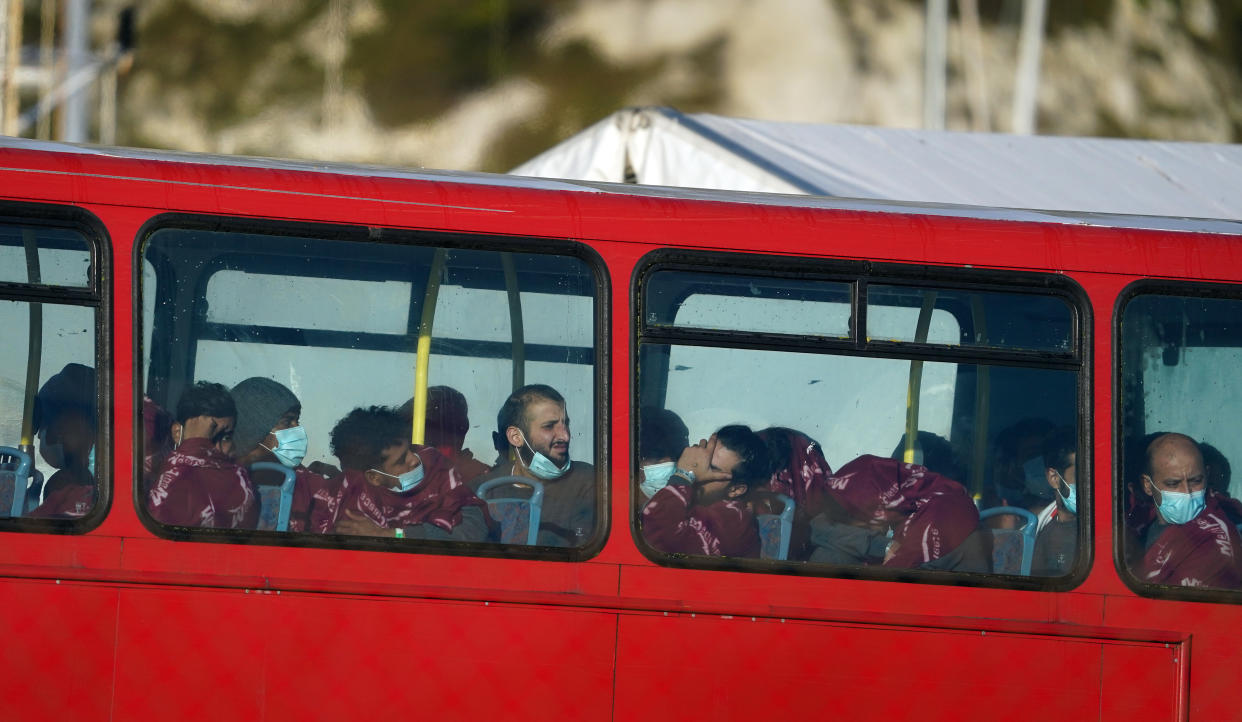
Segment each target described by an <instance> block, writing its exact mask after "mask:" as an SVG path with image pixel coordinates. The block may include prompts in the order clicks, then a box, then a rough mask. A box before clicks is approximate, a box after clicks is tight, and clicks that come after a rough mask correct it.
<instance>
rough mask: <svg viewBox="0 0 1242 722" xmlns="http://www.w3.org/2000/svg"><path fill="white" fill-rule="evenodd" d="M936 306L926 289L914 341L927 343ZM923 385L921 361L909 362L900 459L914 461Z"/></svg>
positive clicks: (934, 299) (934, 298)
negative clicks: (903, 440)
mask: <svg viewBox="0 0 1242 722" xmlns="http://www.w3.org/2000/svg"><path fill="white" fill-rule="evenodd" d="M935 306H936V292H935V291H928V292H927V295H925V296H923V307H922V308H921V309H919V323H918V326H917V327H916V328H915V330H914V342H915V343H927V332H928V329H929V328H930V327H931V315H932V311H933V310H934V308H935ZM922 386H923V362H922V361H911V362H910V381H909V383H908V384H907V386H906V448H905V451H904V452H903V453H902V461H904V462H905V463H907V464H913V463H914V446H915V444H916V443H918V437H919V392H920V390H921V389H922Z"/></svg>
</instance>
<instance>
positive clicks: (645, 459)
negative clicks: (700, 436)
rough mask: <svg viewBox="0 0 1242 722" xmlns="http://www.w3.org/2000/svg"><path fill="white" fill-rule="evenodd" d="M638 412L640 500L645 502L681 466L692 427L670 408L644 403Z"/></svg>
mask: <svg viewBox="0 0 1242 722" xmlns="http://www.w3.org/2000/svg"><path fill="white" fill-rule="evenodd" d="M638 416H639V419H638V457H639V459H638V461H639V464H640V467H639V471H638V503H639V506H642V505H643V504H646V503H647V500H648V499H650V498H651V497H653V496H655V493H656V492H657V491H659V490H660V489H663V488H664V487H665V485H666V484H668V480H669V479H670V478H671V477H672V476H673V472H674V471H676V470H677V459H678V458H679V457H680V456H681V452H682V451H683V450H685V448H686V447H687V446H690V430H689V429H687V428H686V424H685V423H684V422H683V421H682V420H681V417H680V416H678V415H677V414H675V413H673V412H672V411H669V410H668V409H658V408H656V407H654V406H644V407H642V408H641V409H640V410H639V412H638Z"/></svg>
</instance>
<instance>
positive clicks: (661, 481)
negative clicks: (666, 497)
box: [638, 461, 677, 496]
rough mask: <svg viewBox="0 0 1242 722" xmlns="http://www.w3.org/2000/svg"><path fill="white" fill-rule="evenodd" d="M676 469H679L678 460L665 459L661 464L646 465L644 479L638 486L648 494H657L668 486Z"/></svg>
mask: <svg viewBox="0 0 1242 722" xmlns="http://www.w3.org/2000/svg"><path fill="white" fill-rule="evenodd" d="M674 471H677V462H676V461H665V462H664V463H661V464H650V465H648V466H644V467H643V480H642V482H640V483H639V485H638V486H639V488H641V489H642V490H643V493H644V494H646V495H647V496H655V493H656V492H657V491H659V490H661V489H663V488H664V487H666V486H668V480H669V478H671V477H672V476H673V472H674Z"/></svg>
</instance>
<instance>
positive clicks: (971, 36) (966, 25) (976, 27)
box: [957, 0, 992, 131]
mask: <svg viewBox="0 0 1242 722" xmlns="http://www.w3.org/2000/svg"><path fill="white" fill-rule="evenodd" d="M957 9H958V12H959V13H960V14H961V25H962V46H963V49H964V50H965V51H966V52H965V55H966V62H965V63H964V64H963V65H964V66H965V70H966V86H967V88H968V89H969V90H970V93H969V94H968V95H967V97H968V98H970V127H971V129H972V130H977V131H987V130H990V127H989V126H990V125H991V123H992V112H991V110H990V109H989V108H988V81H987V69H986V67H985V66H984V63H983V30H982V28H981V27H980V24H979V0H957Z"/></svg>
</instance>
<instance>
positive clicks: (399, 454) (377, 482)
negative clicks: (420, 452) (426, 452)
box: [366, 441, 419, 488]
mask: <svg viewBox="0 0 1242 722" xmlns="http://www.w3.org/2000/svg"><path fill="white" fill-rule="evenodd" d="M380 458H381V459H382V461H381V463H380V465H379V466H376V467H375V468H374V469H368V470H367V473H366V478H367V481H368V482H369V483H370V484H371V485H373V486H386V487H390V488H392V487H396V486H399V485H400V482H399V481H397V478H396V477H398V476H401V475H402V474H404V473H406V472H407V471H412V470H413V469H414V467H416V466H418V464H419V460H418V456H417V455H415V453H414V448H413V447H411V446H410V442H409V441H400V442H398V443H396V444H393V445H392V446H389V447H387V448H385V449H384V450H383V451H381V452H380ZM376 471H380V472H383V473H381V474H376V473H375V472H376Z"/></svg>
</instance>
